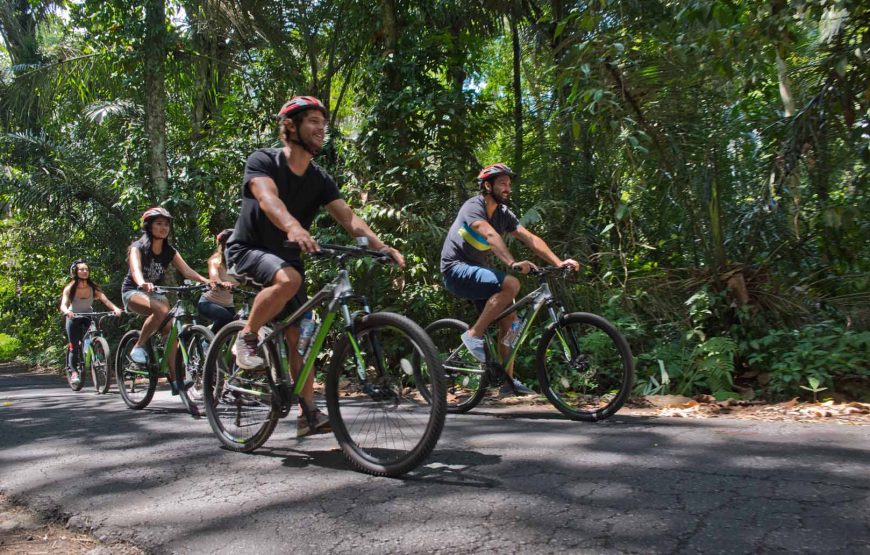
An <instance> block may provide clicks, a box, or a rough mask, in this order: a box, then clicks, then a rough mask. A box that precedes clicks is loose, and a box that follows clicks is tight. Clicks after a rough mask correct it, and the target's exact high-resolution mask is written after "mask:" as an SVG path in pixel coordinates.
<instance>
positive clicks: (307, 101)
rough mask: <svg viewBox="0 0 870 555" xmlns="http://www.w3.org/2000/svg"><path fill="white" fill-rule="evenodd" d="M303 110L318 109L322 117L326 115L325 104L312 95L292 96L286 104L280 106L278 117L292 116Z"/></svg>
mask: <svg viewBox="0 0 870 555" xmlns="http://www.w3.org/2000/svg"><path fill="white" fill-rule="evenodd" d="M305 110H320V112H321V113H322V114H323V117H326V106H324V105H323V103H322V102H321V101H319V100H318V99H316V98H314V97H313V96H294V97H293V98H291V99H290V100H288V101H287V103H286V104H284V105H283V106H281V110H280V111H279V112H278V117H279V118H292V117H293V116H295V115H296V114H298V113H299V112H304V111H305Z"/></svg>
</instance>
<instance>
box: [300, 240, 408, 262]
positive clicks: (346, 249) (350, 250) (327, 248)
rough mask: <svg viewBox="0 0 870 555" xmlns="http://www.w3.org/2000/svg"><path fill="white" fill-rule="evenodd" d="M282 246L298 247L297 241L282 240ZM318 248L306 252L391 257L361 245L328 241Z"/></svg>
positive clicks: (323, 254)
mask: <svg viewBox="0 0 870 555" xmlns="http://www.w3.org/2000/svg"><path fill="white" fill-rule="evenodd" d="M284 246H285V247H289V248H298V247H299V243H296V242H295V241H284ZM319 247H320V250H319V251H315V252H312V253H308V254H309V255H310V256H332V257H339V256H354V257H357V258H362V257H365V256H368V257H371V258H375V259H378V261H379V262H384V263H386V262H391V261H392V260H393V257H392V256H390V255H389V254H386V253H383V252H380V251H373V250H371V249H366V248H362V247H350V246H346V245H333V244H330V243H320V244H319Z"/></svg>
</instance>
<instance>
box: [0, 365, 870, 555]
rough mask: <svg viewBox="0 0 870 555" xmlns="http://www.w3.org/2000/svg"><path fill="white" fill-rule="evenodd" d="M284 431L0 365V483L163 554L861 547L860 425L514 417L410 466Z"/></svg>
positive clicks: (462, 424) (864, 459) (16, 494)
mask: <svg viewBox="0 0 870 555" xmlns="http://www.w3.org/2000/svg"><path fill="white" fill-rule="evenodd" d="M290 420H295V419H288V420H287V421H285V422H282V423H280V424H279V426H278V428H277V429H276V432H275V434H274V435H273V436H272V439H271V440H270V441H269V442H268V443H267V444H266V446H265V447H264V448H263V449H262V450H260V451H258V452H256V453H254V454H251V455H243V454H238V453H232V452H228V451H225V450H222V449H220V448H219V447H218V443H217V440H216V439H215V438H214V437H213V436H212V434H211V431H210V428H209V426H208V423H207V421H206V420H205V419H202V420H193V419H192V418H191V417H190V416H188V415H187V414H186V413H184V412H182V410H181V403H180V402H179V401H178V400H177V399H176V398H172V397H170V396H169V393H168V391H160V392H158V394H157V396H156V397H155V400H154V401H153V402H152V403H151V406H150V407H149V408H148V409H146V410H143V411H132V410H129V409H127V408H126V406H125V405H124V404H123V402H122V401H121V399H120V397H119V396H118V395H117V394H115V393H114V392H113V393H111V394H109V395H105V396H98V395H95V394H93V393H91V392H88V391H87V390H83V391H82V392H80V393H73V392H71V391H70V390H69V389H68V388H67V387H66V384H65V382H64V381H63V380H62V379H61V378H59V377H55V376H47V375H36V374H31V373H26V372H24V371H21V370H12V369H10V368H5V369H3V368H0V449H2V450H0V491H2V493H4V494H6V495H8V496H10V497H11V498H13V499H14V500H16V501H18V502H23V503H25V504H27V505H28V506H30V507H31V508H34V509H36V510H38V511H41V512H43V513H49V514H55V515H62V516H64V517H70V518H71V522H70V524H71V525H72V526H74V527H86V528H90V529H92V530H93V533H94V534H95V535H96V536H97V537H100V538H103V539H105V540H107V541H112V540H116V539H123V540H127V541H130V542H132V543H134V544H136V545H138V546H141V547H143V548H145V549H146V550H148V551H151V552H155V553H238V552H240V551H242V550H251V551H253V552H256V553H258V554H259V553H288V552H294V553H389V552H396V553H424V552H427V553H428V552H444V553H464V552H469V551H476V552H482V553H487V552H490V553H538V552H571V553H749V552H753V553H756V552H790V553H820V552H821V553H849V554H854V553H870V427H866V426H845V425H836V424H800V423H780V422H758V421H744V420H727V419H710V420H690V419H671V418H654V417H632V416H620V415H617V416H615V417H613V418H612V419H611V420H609V421H606V422H603V423H599V424H582V423H576V422H570V421H566V420H562V419H561V418H559V417H558V416H557V415H555V414H549V413H547V414H534V413H526V414H524V413H523V412H522V410H520V409H515V410H508V411H506V412H504V411H503V412H498V413H493V412H490V413H489V414H481V413H478V414H470V415H462V416H451V417H448V422H447V426H446V428H445V432H444V435H443V436H442V439H441V441H440V443H439V444H438V447H437V448H436V451H435V453H434V455H433V457H432V458H431V460H430V461H429V462H428V464H427V465H426V466H424V467H421V468H420V469H419V470H418V471H415V472H414V473H412V474H410V475H408V476H406V477H405V478H404V479H388V478H375V477H372V476H368V475H365V474H360V473H358V472H355V471H352V470H351V469H350V467H349V465H348V464H347V463H346V462H345V460H344V458H343V455H342V454H341V452H340V450H338V446H337V444H336V442H335V440H334V439H333V438H332V436H331V435H324V436H316V437H313V438H307V439H304V440H301V441H300V440H296V439H295V438H291V436H292V435H294V432H295V429H294V426H295V422H291V421H290Z"/></svg>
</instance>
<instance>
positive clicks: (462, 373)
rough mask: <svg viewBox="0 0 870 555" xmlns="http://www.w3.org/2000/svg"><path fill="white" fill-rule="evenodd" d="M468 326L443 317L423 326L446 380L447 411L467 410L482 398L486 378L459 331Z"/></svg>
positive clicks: (485, 386)
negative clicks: (464, 343) (433, 346)
mask: <svg viewBox="0 0 870 555" xmlns="http://www.w3.org/2000/svg"><path fill="white" fill-rule="evenodd" d="M467 329H468V324H466V323H465V322H463V321H461V320H454V319H452V318H443V319H441V320H436V321H434V322H432V323H431V324H429V325H428V326H426V333H428V334H429V337H431V338H432V342H433V343H434V344H435V349H436V350H437V352H438V359H439V360H440V361H441V364H442V365H443V366H444V379H445V380H446V382H447V411H448V412H455V413H463V412H468V411H470V410H471V409H473V408H474V407H476V406H477V404H478V403H479V402H480V400H481V399H483V396H484V395H485V394H486V388H487V385H488V383H489V380H488V379H487V376H486V371H485V370H484V366H483V364H481V363H480V361H478V360H477V359H476V358H474V355H472V354H471V353H470V352H469V351H468V349H467V348H466V347H465V345H463V343H462V339H460V337H459V336H460V335H462V334H463V333H465V331H466V330H467Z"/></svg>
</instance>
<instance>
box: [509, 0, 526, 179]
mask: <svg viewBox="0 0 870 555" xmlns="http://www.w3.org/2000/svg"><path fill="white" fill-rule="evenodd" d="M519 18H520V12H519V6H518V2H516V1H515V2H514V3H513V10H511V17H510V26H511V42H512V43H513V51H514V79H513V91H514V171H516V172H517V173H520V174H521V173H522V171H523V88H522V82H521V74H520V61H521V57H522V52H521V50H520V33H519Z"/></svg>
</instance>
